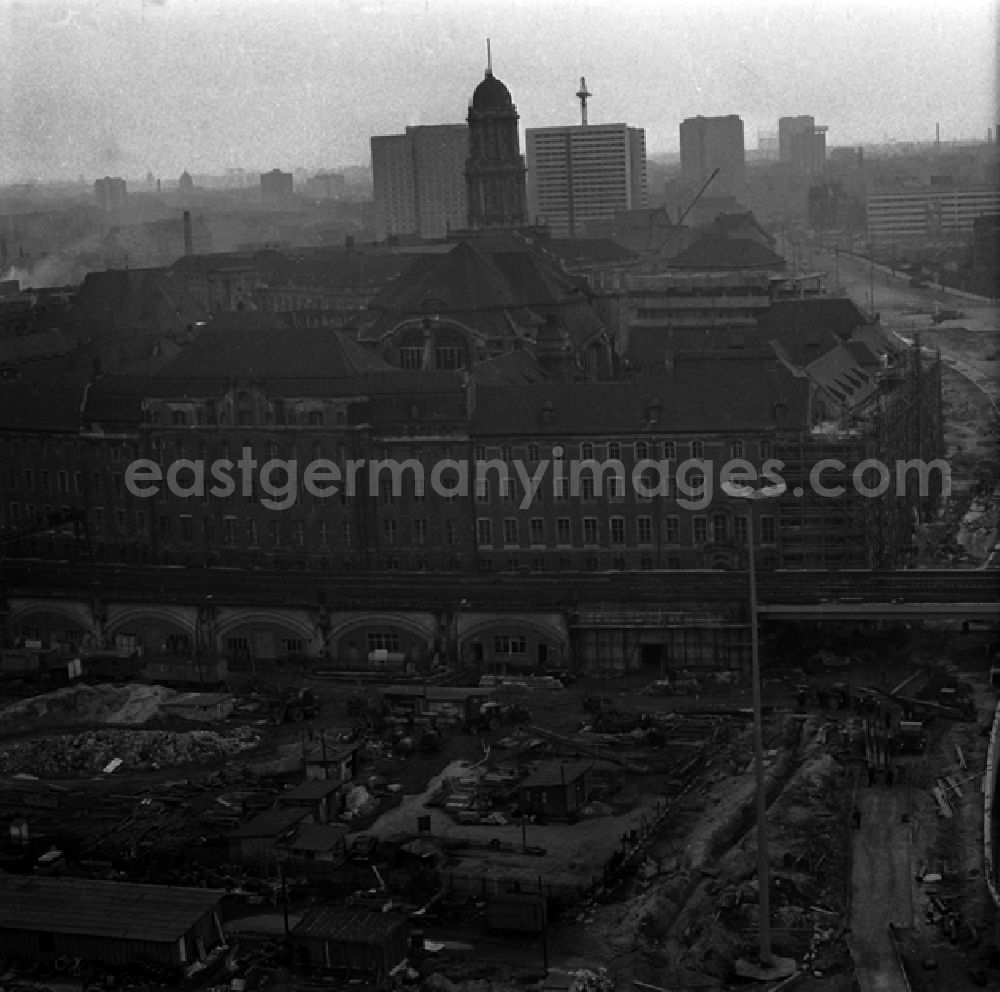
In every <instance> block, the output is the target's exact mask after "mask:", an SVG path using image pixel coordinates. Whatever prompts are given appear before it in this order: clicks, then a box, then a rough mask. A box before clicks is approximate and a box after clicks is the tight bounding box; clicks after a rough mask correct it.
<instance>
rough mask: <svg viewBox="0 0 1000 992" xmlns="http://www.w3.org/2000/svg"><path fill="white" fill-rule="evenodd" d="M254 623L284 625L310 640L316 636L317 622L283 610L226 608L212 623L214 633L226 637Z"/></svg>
mask: <svg viewBox="0 0 1000 992" xmlns="http://www.w3.org/2000/svg"><path fill="white" fill-rule="evenodd" d="M254 624H268V625H270V626H273V627H283V628H285V630H287V631H288V632H289V633H292V634H295V636H296V637H301V638H302V639H303V640H304V641H306V642H309V641H311V640H313V638H314V637H315V636H316V624H315V622H313V621H312V620H310V619H308V618H307V617H302V616H296V615H294V614H291V613H288V612H285V611H283V610H260V609H233V610H226V611H225V613H224V614H222V615H221V616H219V617H218V618H217V619H216V621H215V623H214V624H213V625H212V633H213V634H214V636H215V637H216V639H218V638H222V637H225V636H226V635H227V634H230V633H232V632H233V631H234V630H236V629H237V628H239V627H246V626H253V625H254Z"/></svg>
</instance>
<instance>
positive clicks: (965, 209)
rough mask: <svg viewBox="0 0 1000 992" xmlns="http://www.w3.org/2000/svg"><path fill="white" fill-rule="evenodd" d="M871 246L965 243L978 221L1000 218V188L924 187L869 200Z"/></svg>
mask: <svg viewBox="0 0 1000 992" xmlns="http://www.w3.org/2000/svg"><path fill="white" fill-rule="evenodd" d="M866 211H867V216H868V237H869V240H870V241H871V243H872V244H873V245H892V244H905V243H907V242H916V241H925V242H949V241H950V242H955V241H962V240H965V239H968V238H969V237H970V236H971V235H972V232H973V228H974V225H975V222H976V220H977V218H980V217H987V216H989V215H991V214H1000V186H970V187H967V188H949V187H942V186H927V187H924V188H921V189H913V190H903V191H900V192H898V193H878V194H873V195H871V196H869V197H868V200H867V204H866Z"/></svg>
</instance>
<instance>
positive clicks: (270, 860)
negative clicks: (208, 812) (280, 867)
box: [229, 809, 309, 867]
mask: <svg viewBox="0 0 1000 992" xmlns="http://www.w3.org/2000/svg"><path fill="white" fill-rule="evenodd" d="M308 817H309V812H308V810H304V809H269V810H266V811H265V812H263V813H260V814H258V815H257V816H255V817H254V818H253V819H252V820H248V821H247V822H246V823H244V824H241V825H240V826H239V827H237V828H236V829H235V830H234V831H233V832H232V833H231V834H230V835H229V860H230V861H233V862H235V863H236V864H241V865H258V866H261V867H266V866H268V865H272V864H274V862H275V861H276V859H277V852H276V845H277V844H278V843H279V842H280V841H283V840H285V839H286V838H287V837H290V836H291V835H292V834H293V833H294V832H295V828H296V827H298V826H299V824H300V823H302V822H303V821H304V820H307V819H308Z"/></svg>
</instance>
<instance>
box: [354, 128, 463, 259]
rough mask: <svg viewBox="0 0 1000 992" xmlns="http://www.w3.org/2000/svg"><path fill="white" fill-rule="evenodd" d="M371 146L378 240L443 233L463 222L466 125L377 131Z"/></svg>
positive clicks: (432, 235) (434, 236) (376, 234)
mask: <svg viewBox="0 0 1000 992" xmlns="http://www.w3.org/2000/svg"><path fill="white" fill-rule="evenodd" d="M371 151H372V182H373V186H374V198H375V236H376V238H377V239H378V240H379V241H382V240H384V239H385V238H387V237H390V236H393V235H396V236H398V235H418V236H420V237H422V238H442V237H444V236H445V235H446V234H447V233H448V231H449V230H451V229H458V228H461V227H464V226H465V223H466V220H467V215H468V207H467V202H466V181H465V162H466V159H467V158H468V154H469V129H468V127H467V126H466V125H464V124H435V125H428V126H421V127H408V128H406V131H405V133H404V134H393V135H376V136H373V137H372V139H371Z"/></svg>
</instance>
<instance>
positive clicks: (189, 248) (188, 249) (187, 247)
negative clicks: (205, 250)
mask: <svg viewBox="0 0 1000 992" xmlns="http://www.w3.org/2000/svg"><path fill="white" fill-rule="evenodd" d="M184 254H185V255H193V254H194V238H193V237H192V236H191V211H190V210H185V211H184Z"/></svg>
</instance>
